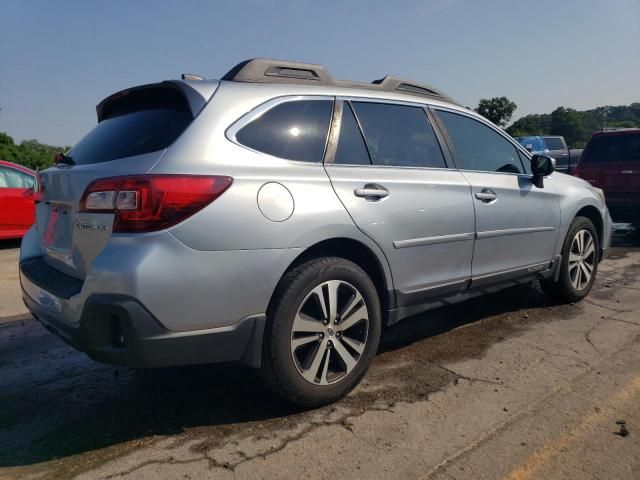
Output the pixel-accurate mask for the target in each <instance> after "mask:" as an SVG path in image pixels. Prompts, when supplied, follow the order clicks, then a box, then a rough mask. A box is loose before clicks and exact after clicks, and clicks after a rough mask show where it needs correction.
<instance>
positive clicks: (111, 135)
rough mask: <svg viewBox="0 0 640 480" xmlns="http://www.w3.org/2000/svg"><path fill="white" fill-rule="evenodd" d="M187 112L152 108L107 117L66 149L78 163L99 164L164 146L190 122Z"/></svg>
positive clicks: (153, 150)
mask: <svg viewBox="0 0 640 480" xmlns="http://www.w3.org/2000/svg"><path fill="white" fill-rule="evenodd" d="M191 120H192V117H191V114H190V113H189V112H186V111H178V110H166V109H157V110H156V109H154V110H142V111H138V112H133V113H128V114H126V115H120V116H117V117H113V118H107V119H106V120H103V121H102V122H100V123H99V124H98V125H96V127H95V128H94V129H93V130H91V131H90V132H89V133H88V134H87V135H86V136H85V137H84V138H83V139H82V140H80V142H78V143H77V144H76V145H75V146H74V147H73V148H72V149H71V151H70V152H69V156H70V157H71V158H73V161H74V162H75V163H76V164H78V165H83V164H88V163H101V162H108V161H109V160H115V159H116V158H124V157H132V156H134V155H141V154H143V153H149V152H155V151H157V150H162V149H164V148H167V147H168V146H169V145H171V144H172V143H173V141H174V140H175V139H176V138H178V135H180V134H181V133H182V132H183V131H184V130H185V129H186V128H187V126H188V125H189V123H190V122H191Z"/></svg>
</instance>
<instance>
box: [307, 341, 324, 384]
mask: <svg viewBox="0 0 640 480" xmlns="http://www.w3.org/2000/svg"><path fill="white" fill-rule="evenodd" d="M326 350H327V340H326V339H325V340H322V341H321V342H320V345H318V348H316V350H315V352H313V359H312V360H311V364H310V365H309V367H308V368H306V369H304V370H303V372H302V376H303V377H304V378H305V379H307V380H308V381H309V382H314V383H315V380H316V377H317V376H318V370H319V369H320V363H321V362H322V359H323V358H324V354H325V351H326Z"/></svg>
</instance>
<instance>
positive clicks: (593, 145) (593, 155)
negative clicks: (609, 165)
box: [582, 134, 640, 163]
mask: <svg viewBox="0 0 640 480" xmlns="http://www.w3.org/2000/svg"><path fill="white" fill-rule="evenodd" d="M582 157H583V160H582V161H584V162H587V163H595V162H620V161H632V160H635V161H640V134H636V135H602V136H597V137H593V138H592V139H591V140H590V141H589V143H588V144H587V147H586V149H585V151H584V153H583V155H582Z"/></svg>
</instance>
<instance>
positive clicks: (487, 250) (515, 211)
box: [437, 110, 560, 285]
mask: <svg viewBox="0 0 640 480" xmlns="http://www.w3.org/2000/svg"><path fill="white" fill-rule="evenodd" d="M437 116H438V118H439V119H440V125H441V126H442V127H443V128H444V130H445V131H446V133H447V139H448V143H449V145H450V147H451V150H452V152H453V155H454V159H455V162H456V165H457V166H458V168H459V169H460V171H461V172H462V174H463V175H464V176H465V178H466V179H467V180H468V181H469V183H470V184H471V198H472V200H473V205H474V207H475V215H476V242H475V247H474V252H473V264H472V278H473V283H474V284H476V285H478V284H482V283H485V282H487V283H491V282H494V281H500V280H503V279H508V278H510V277H518V276H521V275H525V274H529V273H532V272H536V271H541V270H546V269H548V268H549V266H550V263H551V261H552V260H553V258H552V257H553V252H554V249H555V245H556V241H557V237H558V229H559V226H560V205H559V201H558V194H557V191H556V189H555V188H554V185H553V182H551V181H547V182H546V183H545V186H544V188H537V187H535V186H534V185H533V182H532V175H531V174H530V173H528V172H529V171H530V168H525V164H524V163H523V160H524V161H525V162H528V159H527V158H526V157H525V156H524V154H522V155H521V154H519V153H518V150H517V149H516V147H515V145H514V143H513V142H512V141H510V140H509V139H508V138H507V137H506V136H505V135H503V134H502V133H501V132H499V131H497V130H496V129H495V128H493V127H491V126H489V125H488V124H485V123H484V122H481V121H479V120H476V119H475V118H472V117H471V116H467V115H463V114H460V113H457V112H453V111H446V110H437Z"/></svg>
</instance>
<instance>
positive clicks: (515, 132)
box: [507, 113, 551, 137]
mask: <svg viewBox="0 0 640 480" xmlns="http://www.w3.org/2000/svg"><path fill="white" fill-rule="evenodd" d="M507 132H508V133H509V135H512V136H514V137H518V136H522V137H524V136H529V135H549V134H550V133H551V115H549V114H546V113H545V114H542V115H537V114H531V115H526V116H524V117H522V118H520V119H518V120H516V121H515V122H513V124H512V125H511V126H510V127H509V128H507Z"/></svg>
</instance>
